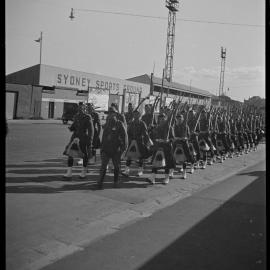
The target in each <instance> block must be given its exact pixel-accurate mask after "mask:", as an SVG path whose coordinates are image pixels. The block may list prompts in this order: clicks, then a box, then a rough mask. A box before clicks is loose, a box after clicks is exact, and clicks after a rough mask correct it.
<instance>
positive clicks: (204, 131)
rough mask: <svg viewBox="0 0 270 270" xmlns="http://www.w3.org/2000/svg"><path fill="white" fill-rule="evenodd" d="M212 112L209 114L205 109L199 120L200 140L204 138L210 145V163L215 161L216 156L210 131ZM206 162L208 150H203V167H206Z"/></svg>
mask: <svg viewBox="0 0 270 270" xmlns="http://www.w3.org/2000/svg"><path fill="white" fill-rule="evenodd" d="M209 118H210V113H209V115H208V114H207V112H206V110H205V109H203V110H202V113H201V115H200V120H199V130H200V133H199V137H198V139H199V141H200V140H204V141H205V142H206V144H207V145H208V146H209V148H210V149H209V150H210V158H211V160H210V165H211V164H212V162H213V158H214V155H215V153H214V147H213V143H212V141H211V138H210V132H209V128H210V120H211V119H209ZM206 163H207V150H203V165H202V169H205V168H206Z"/></svg>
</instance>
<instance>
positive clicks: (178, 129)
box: [174, 123, 190, 138]
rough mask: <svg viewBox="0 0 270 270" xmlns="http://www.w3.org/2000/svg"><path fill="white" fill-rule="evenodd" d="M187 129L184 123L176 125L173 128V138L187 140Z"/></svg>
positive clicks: (188, 133)
mask: <svg viewBox="0 0 270 270" xmlns="http://www.w3.org/2000/svg"><path fill="white" fill-rule="evenodd" d="M189 135H190V132H189V127H188V125H186V124H185V123H181V124H176V125H175V126H174V136H175V137H177V138H189Z"/></svg>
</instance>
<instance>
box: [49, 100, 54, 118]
mask: <svg viewBox="0 0 270 270" xmlns="http://www.w3.org/2000/svg"><path fill="white" fill-rule="evenodd" d="M53 117H54V102H52V101H49V110H48V118H49V119H52V118H53Z"/></svg>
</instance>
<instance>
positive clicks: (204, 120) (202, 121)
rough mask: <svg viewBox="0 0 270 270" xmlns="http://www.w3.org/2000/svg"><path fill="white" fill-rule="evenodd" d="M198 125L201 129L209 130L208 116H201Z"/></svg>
mask: <svg viewBox="0 0 270 270" xmlns="http://www.w3.org/2000/svg"><path fill="white" fill-rule="evenodd" d="M198 125H199V130H200V131H203V132H205V131H209V120H208V119H207V118H201V119H200V121H199V124H198Z"/></svg>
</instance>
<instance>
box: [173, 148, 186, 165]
mask: <svg viewBox="0 0 270 270" xmlns="http://www.w3.org/2000/svg"><path fill="white" fill-rule="evenodd" d="M173 156H174V159H175V161H176V163H182V162H185V161H186V160H187V157H186V155H185V152H184V149H183V146H182V145H181V144H177V145H176V147H175V149H174V152H173Z"/></svg>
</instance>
